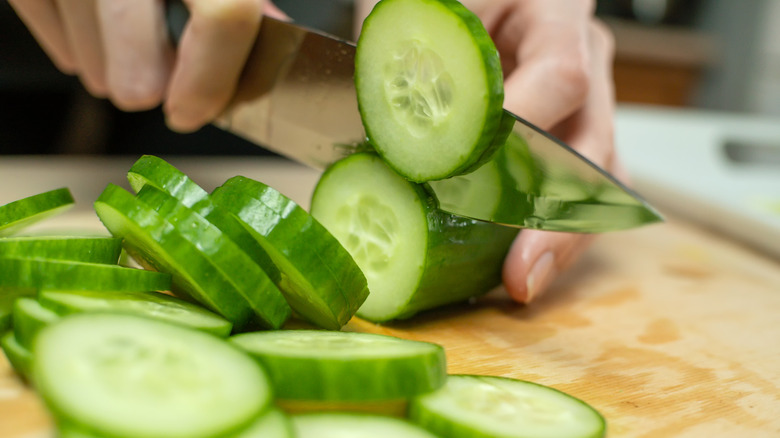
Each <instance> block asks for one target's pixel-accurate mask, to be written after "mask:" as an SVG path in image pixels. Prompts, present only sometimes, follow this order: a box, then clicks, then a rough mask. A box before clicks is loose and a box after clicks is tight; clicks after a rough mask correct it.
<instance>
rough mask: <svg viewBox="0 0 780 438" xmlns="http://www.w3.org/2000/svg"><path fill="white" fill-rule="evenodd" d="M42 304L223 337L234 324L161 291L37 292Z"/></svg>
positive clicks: (58, 309)
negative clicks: (123, 315) (131, 316)
mask: <svg viewBox="0 0 780 438" xmlns="http://www.w3.org/2000/svg"><path fill="white" fill-rule="evenodd" d="M38 301H39V302H40V304H41V306H43V307H45V308H47V309H50V310H51V311H53V312H55V313H57V314H59V315H63V316H64V315H72V314H75V313H83V312H95V311H108V312H112V313H128V314H134V315H139V316H146V317H149V318H153V319H159V320H162V321H166V322H170V323H172V324H178V325H182V326H184V327H189V328H192V329H196V330H200V331H204V332H206V333H211V334H212V335H215V336H218V337H221V338H225V337H227V336H229V335H230V333H231V331H232V330H233V324H231V323H230V322H229V321H228V320H226V319H224V318H223V317H221V316H219V315H217V314H216V313H213V312H211V311H210V310H207V309H206V308H204V307H201V306H199V305H196V304H192V303H190V302H188V301H184V300H182V299H179V298H176V297H174V296H171V295H166V294H163V293H160V292H146V291H143V292H98V291H54V290H42V291H40V292H38Z"/></svg>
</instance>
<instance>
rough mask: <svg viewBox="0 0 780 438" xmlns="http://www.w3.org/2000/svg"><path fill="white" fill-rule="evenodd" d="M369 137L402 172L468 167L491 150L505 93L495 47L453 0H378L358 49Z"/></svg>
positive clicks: (435, 175) (428, 173)
mask: <svg viewBox="0 0 780 438" xmlns="http://www.w3.org/2000/svg"><path fill="white" fill-rule="evenodd" d="M355 85H356V89H357V98H358V105H359V109H360V114H361V117H362V120H363V124H364V126H365V128H366V133H367V135H368V139H369V141H370V142H371V143H372V144H373V145H374V147H375V148H376V150H377V151H378V152H379V153H380V154H381V155H382V157H383V158H384V159H385V160H386V161H387V162H388V163H389V164H390V165H391V166H392V167H393V168H394V169H395V170H396V171H398V173H400V174H401V175H403V176H405V177H406V178H408V179H410V180H412V181H417V182H424V181H429V180H437V179H443V178H447V177H450V176H453V175H457V174H460V173H463V172H465V171H468V170H473V169H474V168H475V165H476V164H477V163H479V162H484V161H485V160H486V159H487V158H489V155H490V154H491V153H492V152H493V151H494V150H495V146H496V145H495V144H494V143H493V140H494V138H495V137H496V135H497V133H498V132H499V130H500V125H501V120H502V111H503V109H502V105H503V100H504V89H503V76H502V71H501V63H500V60H499V56H498V51H497V50H496V47H495V45H494V44H493V41H492V39H491V38H490V35H489V34H488V33H487V31H486V30H485V28H484V27H483V26H482V23H481V22H480V20H479V18H477V17H476V16H475V15H474V14H473V13H472V12H470V11H469V10H468V9H466V8H465V7H464V6H463V5H461V4H460V3H459V2H457V1H455V0H383V1H381V2H379V3H378V4H377V6H376V7H375V8H374V9H373V11H372V12H371V14H369V16H368V18H366V20H365V22H364V23H363V30H362V32H361V35H360V38H359V40H358V43H357V51H356V53H355Z"/></svg>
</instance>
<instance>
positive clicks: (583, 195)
mask: <svg viewBox="0 0 780 438" xmlns="http://www.w3.org/2000/svg"><path fill="white" fill-rule="evenodd" d="M183 8H184V6H183V5H182V4H181V3H179V2H168V24H169V26H170V27H171V28H172V32H173V33H174V34H180V32H181V29H182V28H183V25H184V22H185V21H186V10H184V9H183ZM262 20H263V21H262V25H261V26H260V31H259V34H258V37H257V40H256V42H255V44H254V46H253V48H252V51H251V53H250V54H249V57H248V60H247V63H246V65H245V67H244V70H243V72H242V74H241V77H240V79H239V83H238V86H237V91H236V94H235V96H234V98H233V100H232V101H231V103H230V104H229V105H228V107H227V108H226V110H225V111H224V112H223V113H222V115H221V116H219V117H218V119H217V120H216V121H215V122H214V124H215V125H216V126H218V127H220V128H222V129H224V130H226V131H229V132H231V133H233V134H235V135H238V136H239V137H243V138H245V139H247V140H249V141H251V142H254V143H256V144H258V145H260V146H261V147H264V148H266V149H268V150H271V151H274V152H277V153H279V154H280V155H283V156H285V157H288V158H290V159H292V160H295V161H297V162H300V163H303V164H305V165H307V166H310V167H313V168H316V169H325V168H326V167H327V166H329V165H330V164H332V163H334V162H335V161H337V160H339V159H340V158H343V157H344V156H346V155H349V154H351V153H354V152H355V151H359V150H365V149H366V148H370V147H369V146H368V144H367V142H366V135H365V130H364V129H363V125H362V122H361V118H360V114H359V112H358V107H357V96H356V92H355V86H354V78H353V76H354V56H355V45H354V44H352V43H350V42H348V41H345V40H343V39H340V38H337V37H333V36H331V35H328V34H326V33H324V32H320V31H317V30H314V29H310V28H307V27H304V26H300V25H297V24H295V23H291V22H287V21H282V20H277V19H274V18H271V17H263V19H262ZM504 117H509V118H511V119H512V120H511V122H512V123H513V127H512V132H511V134H510V135H509V138H508V140H507V142H506V144H505V145H504V146H503V147H501V148H499V151H498V152H497V153H496V154H495V156H494V157H493V159H491V160H490V161H488V162H487V163H486V164H485V165H484V166H482V167H481V168H480V169H479V170H478V171H477V172H474V173H472V174H468V175H463V176H457V177H453V178H450V179H447V180H443V181H437V182H434V183H432V184H431V187H432V189H433V191H434V192H435V193H436V195H437V197H438V199H439V202H440V204H441V208H442V209H443V210H445V211H447V212H450V213H452V214H455V215H460V216H465V217H469V218H473V219H478V220H483V221H489V222H495V223H499V224H504V225H508V226H514V227H520V228H533V229H541V230H553V231H568V232H582V233H601V232H606V231H616V230H623V229H628V228H633V227H637V226H641V225H645V224H650V223H654V222H658V221H661V220H662V218H661V215H660V214H659V213H658V212H657V211H656V210H655V209H653V207H651V206H650V205H649V204H648V203H647V202H646V201H645V200H644V199H643V198H642V197H641V196H639V195H638V194H637V193H635V192H634V191H632V190H631V189H629V188H628V187H626V186H625V185H623V184H622V183H620V182H619V181H618V180H616V179H615V178H614V177H613V176H612V175H610V174H609V173H607V172H606V171H604V170H603V169H601V168H599V167H598V166H597V165H595V164H593V163H592V162H590V161H589V160H588V159H586V158H585V157H583V156H582V155H580V154H578V153H577V152H576V151H574V150H573V149H572V148H570V147H569V146H567V145H566V144H564V143H563V142H561V141H560V140H558V139H556V138H555V137H553V136H552V135H550V134H549V133H547V132H545V131H543V130H541V129H539V128H537V127H536V126H534V125H533V124H531V123H529V122H527V121H525V120H523V119H521V118H519V117H517V116H515V115H514V114H512V113H510V112H508V111H504ZM469 194H470V195H469ZM474 194H477V196H475V195H474Z"/></svg>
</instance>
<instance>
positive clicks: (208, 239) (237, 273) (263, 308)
mask: <svg viewBox="0 0 780 438" xmlns="http://www.w3.org/2000/svg"><path fill="white" fill-rule="evenodd" d="M138 200H139V201H141V202H143V203H145V204H147V205H149V206H150V207H152V209H154V210H155V211H156V212H157V213H158V214H160V216H161V217H162V218H163V219H164V220H166V221H167V222H169V223H170V224H171V225H173V227H174V229H176V230H177V231H178V232H179V233H180V234H181V236H183V237H184V238H185V239H187V240H189V241H190V242H191V243H192V244H193V245H195V246H196V247H197V248H198V250H199V251H201V252H202V253H204V254H207V255H208V257H209V258H210V259H211V260H212V261H213V262H214V266H215V267H216V268H217V270H218V271H219V272H220V273H222V274H223V275H224V277H225V278H226V279H227V280H228V281H229V282H230V283H231V285H233V290H235V291H237V292H238V294H239V295H240V296H241V297H243V298H244V300H245V301H246V302H247V303H248V304H249V307H250V309H252V312H253V314H254V316H255V317H256V318H255V322H257V323H259V324H260V325H261V326H263V327H270V328H279V327H281V326H282V324H283V323H284V322H285V321H286V320H287V318H288V317H289V316H290V313H291V310H290V306H289V305H288V304H287V301H286V300H285V298H284V296H283V295H282V293H281V292H280V291H279V289H278V288H277V287H276V285H275V284H274V283H273V281H272V280H271V278H270V277H269V276H268V275H267V274H266V273H265V271H263V269H262V268H261V267H260V266H259V265H258V264H257V263H255V262H254V261H253V260H252V259H251V258H250V257H249V256H248V255H247V254H246V253H245V252H244V251H242V250H241V249H240V248H239V247H238V246H237V245H236V244H235V242H233V240H232V239H230V238H229V237H228V236H226V235H225V234H224V233H222V231H220V230H219V228H217V227H216V226H214V224H212V223H211V222H209V221H208V220H206V219H205V218H203V217H202V216H200V215H199V214H197V213H195V212H194V211H193V210H192V209H190V208H188V207H187V206H185V205H184V204H182V203H181V202H180V201H179V200H178V199H176V198H174V197H173V196H171V195H169V194H167V193H165V192H163V191H161V190H158V189H157V188H156V187H153V186H145V187H144V188H142V189H141V191H140V192H138ZM220 292H221V291H218V290H215V291H213V292H212V294H213V293H220Z"/></svg>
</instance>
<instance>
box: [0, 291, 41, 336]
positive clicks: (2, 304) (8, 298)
mask: <svg viewBox="0 0 780 438" xmlns="http://www.w3.org/2000/svg"><path fill="white" fill-rule="evenodd" d="M36 293H37V290H36V289H35V288H19V287H6V286H0V333H5V331H6V330H8V329H10V328H11V326H12V321H13V316H12V315H13V310H14V302H16V300H17V299H18V298H20V297H34V296H35V294H36Z"/></svg>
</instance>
